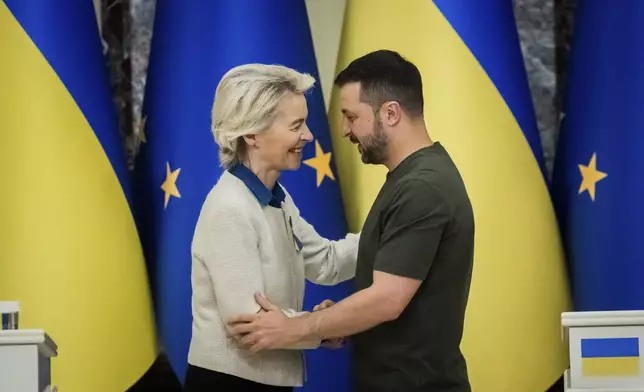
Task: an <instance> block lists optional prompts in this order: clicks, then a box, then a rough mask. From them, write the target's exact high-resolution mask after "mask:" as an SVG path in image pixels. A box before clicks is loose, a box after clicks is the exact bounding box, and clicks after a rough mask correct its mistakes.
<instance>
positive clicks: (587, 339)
mask: <svg viewBox="0 0 644 392" xmlns="http://www.w3.org/2000/svg"><path fill="white" fill-rule="evenodd" d="M561 323H562V326H563V328H564V339H567V340H568V349H569V355H570V369H568V370H566V372H565V374H564V385H565V387H564V388H565V390H566V391H567V392H599V391H601V392H644V360H643V358H642V352H644V350H643V348H644V311H614V312H608V311H607V312H566V313H562V315H561Z"/></svg>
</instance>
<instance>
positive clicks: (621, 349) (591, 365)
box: [581, 337, 640, 377]
mask: <svg viewBox="0 0 644 392" xmlns="http://www.w3.org/2000/svg"><path fill="white" fill-rule="evenodd" d="M581 368H582V374H583V375H584V376H611V377H613V376H637V375H639V374H640V349H639V338H637V337H630V338H585V339H581Z"/></svg>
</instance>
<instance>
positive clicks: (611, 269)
mask: <svg viewBox="0 0 644 392" xmlns="http://www.w3.org/2000/svg"><path fill="white" fill-rule="evenodd" d="M576 12H577V14H576V16H575V31H574V36H573V39H572V43H571V53H570V68H569V71H568V76H567V80H568V85H567V87H566V97H565V102H564V113H563V114H562V115H563V122H562V129H561V132H560V136H559V145H558V150H557V153H556V158H555V168H554V173H553V199H554V201H555V206H556V208H557V213H558V216H559V221H560V224H561V231H562V235H563V238H564V241H565V244H566V252H567V256H568V263H569V267H570V275H571V282H572V289H573V290H572V291H573V300H574V305H575V310H579V311H585V310H635V309H644V284H642V276H644V260H643V254H644V253H643V252H644V247H642V244H643V241H642V239H643V238H644V204H643V203H642V200H644V175H642V173H644V154H643V153H642V152H643V151H644V111H643V110H642V107H641V102H642V99H644V72H643V64H644V38H643V37H644V2H641V1H639V0H628V1H620V2H619V5H618V6H616V5H615V3H613V2H609V1H605V0H604V1H601V0H599V1H591V2H580V3H579V5H578V6H577V11H576Z"/></svg>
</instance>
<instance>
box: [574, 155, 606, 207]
mask: <svg viewBox="0 0 644 392" xmlns="http://www.w3.org/2000/svg"><path fill="white" fill-rule="evenodd" d="M578 166H579V171H580V172H581V185H580V186H579V191H578V193H579V194H581V193H582V192H584V191H588V195H590V199H591V200H592V201H595V186H596V185H597V183H598V182H599V181H601V180H603V179H604V178H606V177H607V176H608V174H606V173H604V172H601V171H599V170H597V153H596V152H594V153H593V156H592V157H591V158H590V162H589V163H588V165H578Z"/></svg>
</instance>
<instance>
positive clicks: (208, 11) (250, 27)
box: [136, 0, 350, 391]
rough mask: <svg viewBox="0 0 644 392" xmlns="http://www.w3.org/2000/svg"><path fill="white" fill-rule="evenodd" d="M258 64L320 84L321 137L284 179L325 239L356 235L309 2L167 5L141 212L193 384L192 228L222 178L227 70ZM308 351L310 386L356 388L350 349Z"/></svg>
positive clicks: (330, 293) (161, 312)
mask: <svg viewBox="0 0 644 392" xmlns="http://www.w3.org/2000/svg"><path fill="white" fill-rule="evenodd" d="M247 63H265V64H280V65H285V66H288V67H291V68H294V69H296V70H298V71H300V72H307V73H310V74H311V75H313V76H314V77H315V78H316V80H317V81H318V84H317V85H316V86H315V88H314V89H313V90H312V91H311V92H310V93H308V95H307V101H308V110H309V117H308V121H307V122H308V125H309V128H310V129H311V131H312V133H313V135H314V137H315V142H314V143H310V144H309V145H307V147H306V148H305V150H304V152H303V164H302V166H301V167H300V169H299V170H298V171H295V172H284V173H283V174H282V176H281V178H280V182H281V183H282V184H283V185H284V186H285V187H286V189H287V190H288V191H289V193H290V194H291V196H292V197H293V199H294V201H295V203H296V204H297V206H298V208H299V209H300V212H301V214H302V216H303V217H304V218H305V219H306V220H307V221H308V222H309V223H311V224H312V225H313V226H314V227H315V228H316V230H317V231H318V233H320V234H321V235H322V236H324V237H326V238H329V239H339V238H341V237H343V236H344V235H345V234H346V231H347V229H346V222H345V219H344V213H343V209H342V201H341V198H340V191H339V189H338V183H337V181H336V178H337V177H336V175H335V174H334V170H335V168H334V164H333V160H332V157H333V155H332V151H331V138H330V135H329V131H328V122H327V119H326V114H325V108H324V101H323V98H322V91H321V88H320V86H319V77H318V71H317V66H316V61H315V54H314V49H313V44H312V38H311V33H310V30H309V24H308V17H307V12H306V7H305V3H304V1H303V0H297V1H295V0H279V1H270V2H267V1H263V0H236V1H234V2H233V1H231V2H219V1H216V2H205V1H204V2H183V1H178V0H175V1H165V2H162V3H159V5H158V6H157V9H156V16H155V27H154V38H153V41H152V47H151V57H150V66H149V74H148V79H147V90H146V96H145V104H144V114H143V115H144V117H145V123H146V127H145V130H144V134H145V142H144V143H141V145H140V150H139V156H138V158H137V169H136V170H137V173H138V176H140V177H139V185H140V186H141V189H140V193H139V197H137V206H138V207H137V211H138V214H139V215H138V216H139V225H140V229H141V232H142V236H143V238H144V247H145V250H146V255H147V258H148V260H149V263H150V269H151V270H152V271H153V276H154V279H153V281H154V283H153V286H154V298H155V302H156V304H155V305H156V310H157V314H158V324H159V328H160V333H161V338H162V343H163V345H164V349H165V350H166V352H167V355H168V357H169V359H170V362H171V364H172V367H173V369H174V371H175V372H176V374H177V375H178V376H179V378H180V379H181V380H183V379H184V376H185V371H186V367H187V362H186V361H187V356H188V350H189V344H190V337H191V327H192V313H191V294H192V293H191V285H190V265H191V253H190V248H191V241H192V235H193V232H194V228H195V224H196V222H197V218H198V216H199V211H200V209H201V206H202V203H203V201H204V200H205V197H206V195H207V193H208V192H209V191H210V189H211V188H212V187H213V186H214V184H215V183H216V181H217V179H218V178H219V176H220V174H221V169H220V167H219V162H218V152H217V145H216V144H215V141H214V138H213V136H212V133H211V131H210V122H211V118H210V116H211V107H212V102H213V99H214V93H215V89H216V87H217V84H218V83H219V80H220V79H221V77H222V76H223V75H224V73H226V72H227V71H228V70H230V69H231V68H232V67H235V66H237V65H241V64H247ZM307 283H308V282H307ZM349 285H350V283H348V282H347V283H343V284H341V285H338V286H335V287H324V288H322V287H320V286H316V285H312V284H307V287H306V294H305V301H304V307H305V310H311V309H312V308H313V306H314V305H316V304H317V303H319V302H321V301H322V300H324V299H326V298H331V299H334V300H340V299H342V298H344V297H345V296H346V295H348V293H349V290H350V286H349ZM306 356H307V366H306V367H307V372H308V381H307V382H306V385H305V387H304V390H310V391H331V390H334V391H343V390H348V388H349V381H348V374H349V371H350V370H349V360H348V349H342V350H339V351H328V350H325V349H319V350H315V351H310V352H307V353H306Z"/></svg>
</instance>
